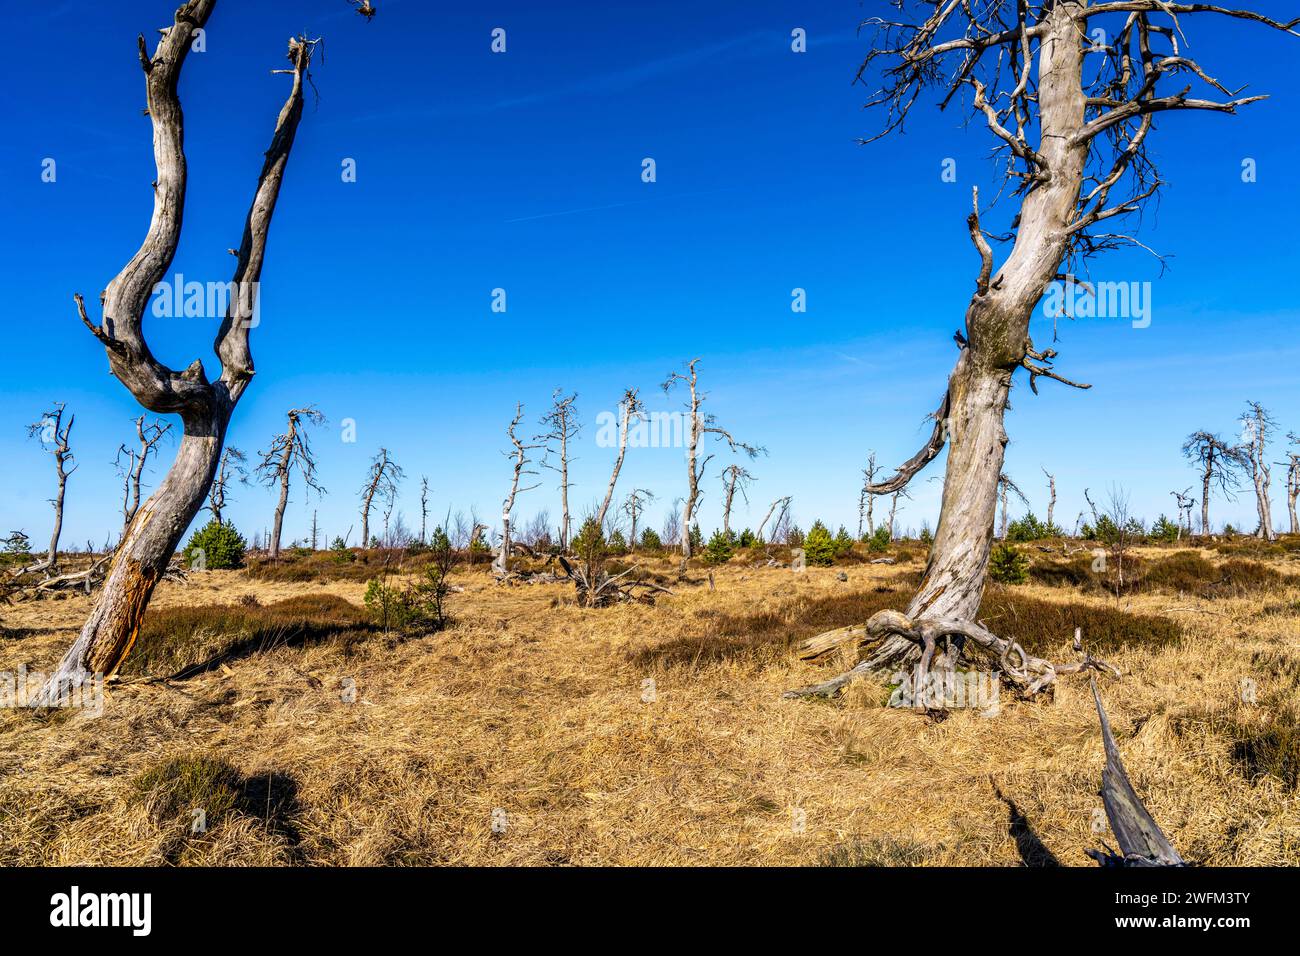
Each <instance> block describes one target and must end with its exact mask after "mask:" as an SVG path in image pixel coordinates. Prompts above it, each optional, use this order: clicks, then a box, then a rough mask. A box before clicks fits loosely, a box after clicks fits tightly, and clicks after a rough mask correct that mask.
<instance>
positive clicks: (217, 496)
mask: <svg viewBox="0 0 1300 956" xmlns="http://www.w3.org/2000/svg"><path fill="white" fill-rule="evenodd" d="M247 462H248V458H247V456H245V455H244V453H243V452H242V451H240V450H239V449H238V448H236V447H234V446H233V445H227V446H226V448H225V450H224V451H223V452H222V453H221V464H219V465H218V466H217V473H216V475H215V477H213V479H212V487H211V489H209V491H208V505H207V507H208V511H210V512H211V513H212V519H213V520H214V521H216V523H217V524H222V523H223V522H222V518H221V512H222V511H224V510H225V508H226V489H227V488H229V487H230V482H231V481H232V480H234V481H238V482H239V483H240V484H248V468H247Z"/></svg>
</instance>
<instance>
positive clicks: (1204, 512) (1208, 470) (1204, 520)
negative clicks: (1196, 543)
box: [1201, 458, 1214, 538]
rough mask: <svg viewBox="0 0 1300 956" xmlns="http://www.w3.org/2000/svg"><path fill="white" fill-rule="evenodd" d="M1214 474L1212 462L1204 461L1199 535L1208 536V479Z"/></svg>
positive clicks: (1208, 459)
mask: <svg viewBox="0 0 1300 956" xmlns="http://www.w3.org/2000/svg"><path fill="white" fill-rule="evenodd" d="M1213 474H1214V460H1213V459H1212V458H1207V459H1206V461H1205V475H1204V476H1203V477H1202V479H1201V534H1203V535H1205V536H1206V537H1207V538H1208V537H1209V536H1210V479H1211V478H1212V477H1213Z"/></svg>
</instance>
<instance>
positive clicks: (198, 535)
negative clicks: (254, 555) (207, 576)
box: [183, 518, 248, 571]
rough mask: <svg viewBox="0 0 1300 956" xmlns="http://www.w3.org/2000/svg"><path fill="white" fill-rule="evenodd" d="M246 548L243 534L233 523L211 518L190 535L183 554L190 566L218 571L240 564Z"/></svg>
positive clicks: (242, 561)
mask: <svg viewBox="0 0 1300 956" xmlns="http://www.w3.org/2000/svg"><path fill="white" fill-rule="evenodd" d="M247 550H248V544H247V543H246V542H245V541H244V536H243V535H241V534H240V533H239V532H238V531H236V530H235V526H234V525H232V524H229V523H225V522H220V521H218V520H217V519H216V518H213V519H212V520H211V521H209V522H208V523H207V524H206V525H204V526H203V527H202V528H200V529H199V530H198V531H196V532H194V534H193V535H192V536H191V537H190V543H189V544H187V545H186V546H185V551H184V552H183V556H184V558H185V563H186V565H188V566H189V567H191V568H194V569H196V570H200V571H202V570H209V571H220V570H229V569H232V568H237V567H239V566H241V565H242V564H243V563H244V552H245V551H247Z"/></svg>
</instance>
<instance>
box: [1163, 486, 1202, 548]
mask: <svg viewBox="0 0 1300 956" xmlns="http://www.w3.org/2000/svg"><path fill="white" fill-rule="evenodd" d="M1191 490H1192V489H1191V488H1184V489H1183V490H1182V491H1171V492H1169V493H1170V494H1171V495H1173V496H1174V507H1175V508H1177V510H1178V540H1179V541H1182V540H1183V523H1184V521H1186V524H1187V536H1188V537H1189V538H1190V537H1191V536H1192V508H1194V507H1195V506H1196V499H1195V498H1193V497H1192V496H1191V495H1190V494H1189V492H1190V491H1191Z"/></svg>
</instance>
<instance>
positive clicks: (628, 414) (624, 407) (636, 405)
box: [564, 388, 645, 534]
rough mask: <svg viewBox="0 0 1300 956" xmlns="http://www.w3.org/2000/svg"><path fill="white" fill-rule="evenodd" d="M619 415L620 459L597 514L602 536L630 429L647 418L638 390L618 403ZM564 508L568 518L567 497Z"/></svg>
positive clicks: (626, 393)
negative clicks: (638, 396)
mask: <svg viewBox="0 0 1300 956" xmlns="http://www.w3.org/2000/svg"><path fill="white" fill-rule="evenodd" d="M618 415H619V422H618V457H617V458H615V459H614V470H613V472H612V473H611V474H610V476H609V487H607V488H606V489H605V500H604V501H603V502H601V505H600V511H598V512H596V527H597V528H599V529H600V530H601V533H602V534H603V533H604V531H605V516H606V515H607V514H608V513H609V504H610V502H611V501H613V500H614V486H615V485H616V484H618V473H619V472H620V471H622V470H623V458H624V456H625V455H627V432H628V428H629V427H630V426H631V425H632V424H634V423H635V422H639V421H640V420H641V419H643V418H644V417H645V406H644V405H642V404H641V400H640V399H639V398H637V389H635V388H629V389H628V390H627V391H625V392H624V393H623V399H622V401H620V402H619V403H618ZM564 507H565V514H566V517H567V514H568V498H567V497H566V498H565V505H564Z"/></svg>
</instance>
